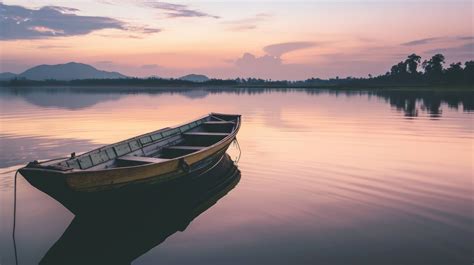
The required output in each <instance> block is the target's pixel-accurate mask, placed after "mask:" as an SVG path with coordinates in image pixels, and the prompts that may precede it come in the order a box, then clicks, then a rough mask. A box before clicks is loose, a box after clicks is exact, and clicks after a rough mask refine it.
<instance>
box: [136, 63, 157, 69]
mask: <svg viewBox="0 0 474 265" xmlns="http://www.w3.org/2000/svg"><path fill="white" fill-rule="evenodd" d="M141 68H142V69H157V68H160V66H159V65H157V64H144V65H142V66H141Z"/></svg>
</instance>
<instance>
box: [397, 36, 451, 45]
mask: <svg viewBox="0 0 474 265" xmlns="http://www.w3.org/2000/svg"><path fill="white" fill-rule="evenodd" d="M440 39H442V38H441V37H434V38H425V39H419V40H413V41H409V42H405V43H402V45H403V46H416V45H424V44H428V43H432V42H434V41H437V40H440Z"/></svg>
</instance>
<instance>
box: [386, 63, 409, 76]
mask: <svg viewBox="0 0 474 265" xmlns="http://www.w3.org/2000/svg"><path fill="white" fill-rule="evenodd" d="M406 73H407V65H406V63H405V62H403V61H402V62H399V63H398V64H396V65H394V66H392V68H391V69H390V75H392V76H399V75H404V74H406Z"/></svg>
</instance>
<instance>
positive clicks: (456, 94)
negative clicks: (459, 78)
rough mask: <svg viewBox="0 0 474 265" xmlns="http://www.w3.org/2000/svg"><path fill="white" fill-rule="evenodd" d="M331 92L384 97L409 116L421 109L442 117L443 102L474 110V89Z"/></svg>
mask: <svg viewBox="0 0 474 265" xmlns="http://www.w3.org/2000/svg"><path fill="white" fill-rule="evenodd" d="M307 92H308V93H310V94H315V93H324V92H323V91H311V90H307ZM326 92H327V93H329V94H335V95H336V96H337V95H339V94H343V95H346V96H355V95H369V96H377V97H380V98H383V99H384V100H385V101H386V102H388V103H389V104H390V106H392V107H395V108H396V109H397V110H399V111H403V112H404V113H405V116H407V117H416V116H418V114H419V111H420V110H423V111H426V112H427V113H429V114H430V116H431V117H440V116H441V114H442V109H441V106H442V104H443V103H444V104H447V106H448V107H449V108H452V109H456V110H458V109H459V107H460V106H461V105H462V107H463V111H466V112H470V111H474V93H473V92H472V91H436V90H367V91H350V90H347V91H332V90H326Z"/></svg>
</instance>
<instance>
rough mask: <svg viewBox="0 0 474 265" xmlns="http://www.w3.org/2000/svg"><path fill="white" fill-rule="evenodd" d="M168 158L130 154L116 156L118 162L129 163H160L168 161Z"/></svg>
mask: <svg viewBox="0 0 474 265" xmlns="http://www.w3.org/2000/svg"><path fill="white" fill-rule="evenodd" d="M168 160H169V159H164V158H156V157H146V156H132V155H126V156H122V157H118V158H117V162H119V163H131V164H151V163H160V162H165V161H168Z"/></svg>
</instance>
